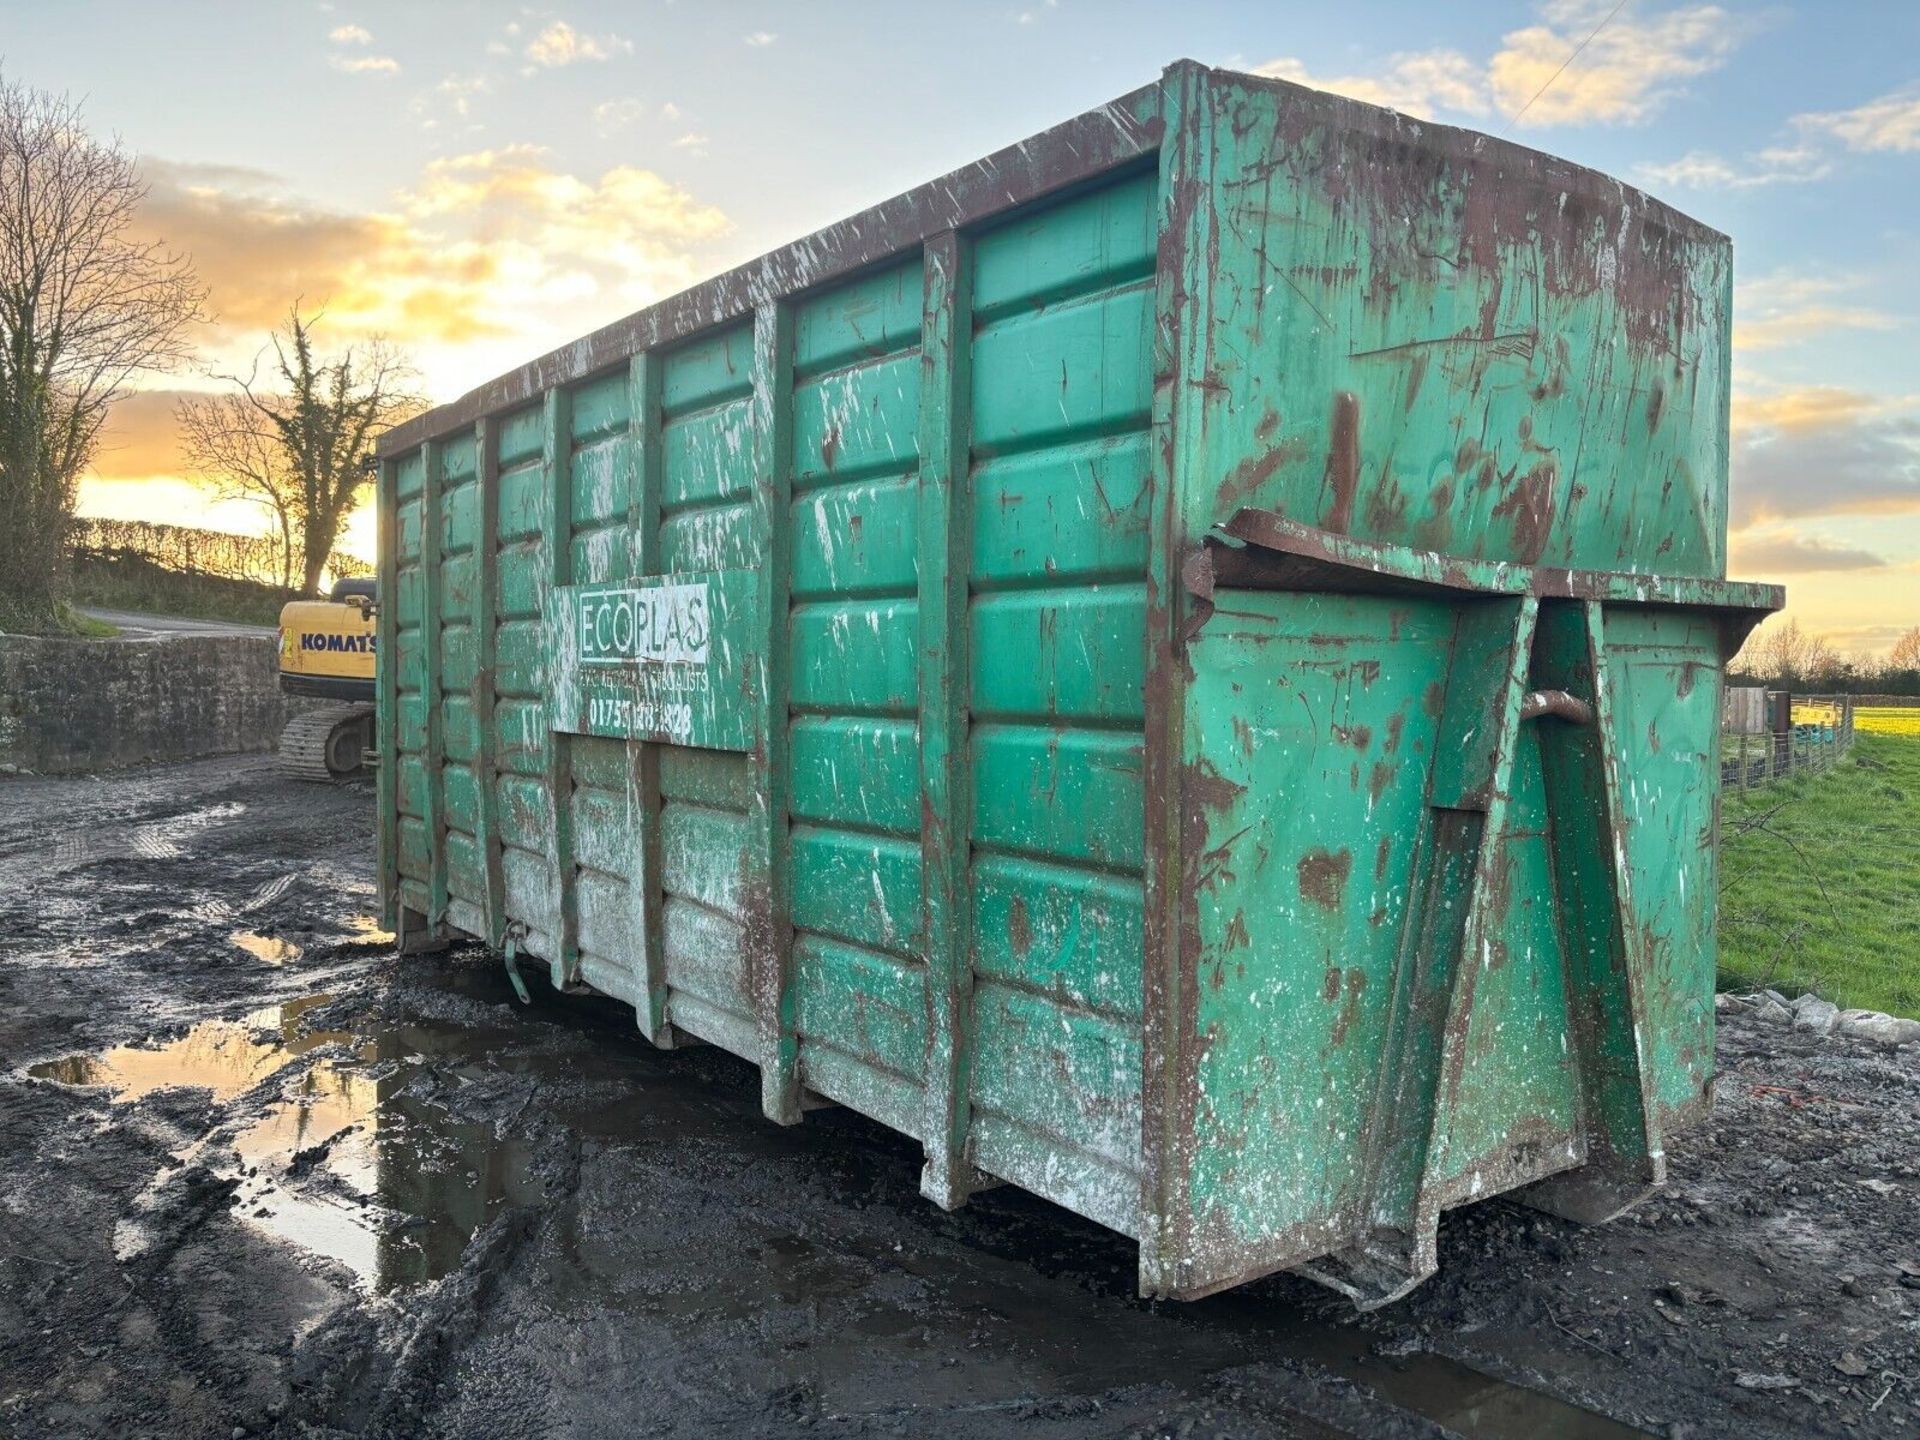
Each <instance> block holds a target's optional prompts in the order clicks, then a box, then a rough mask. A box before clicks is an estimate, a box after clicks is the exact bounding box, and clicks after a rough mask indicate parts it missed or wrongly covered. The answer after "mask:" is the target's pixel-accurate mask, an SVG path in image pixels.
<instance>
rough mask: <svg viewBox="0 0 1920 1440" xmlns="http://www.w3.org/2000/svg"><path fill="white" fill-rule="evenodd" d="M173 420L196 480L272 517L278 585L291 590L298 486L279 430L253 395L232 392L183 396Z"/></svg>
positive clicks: (299, 519)
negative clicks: (259, 406) (255, 403)
mask: <svg viewBox="0 0 1920 1440" xmlns="http://www.w3.org/2000/svg"><path fill="white" fill-rule="evenodd" d="M174 419H175V421H176V422H177V423H178V424H179V426H180V451H181V454H182V455H184V456H185V457H186V462H187V469H188V471H189V472H190V473H191V474H192V475H193V477H194V478H195V479H196V480H198V481H200V482H201V484H203V485H204V486H206V488H208V489H209V490H211V491H212V492H213V493H214V494H216V495H218V496H219V497H220V498H221V499H223V500H245V501H249V502H251V503H253V504H256V505H259V506H261V507H263V508H264V509H265V510H266V511H267V512H268V513H269V514H270V515H271V516H272V517H273V521H274V529H275V531H276V535H275V539H276V547H277V548H276V555H277V560H278V563H279V568H280V587H281V588H282V589H283V590H291V589H292V588H293V567H294V561H295V559H296V557H297V556H299V554H300V548H299V547H298V546H297V545H296V544H295V542H294V536H295V533H296V532H298V531H302V530H303V525H302V516H303V508H302V505H301V496H302V491H301V484H300V477H299V476H298V475H297V474H295V473H294V469H293V466H292V464H291V463H290V462H289V461H288V459H287V455H286V452H285V451H284V450H283V449H282V448H281V445H280V440H279V436H278V433H277V432H276V431H275V430H274V429H273V427H272V426H270V425H269V424H268V423H267V422H266V420H265V419H264V418H263V417H262V416H261V414H260V412H259V410H257V409H256V408H255V407H254V404H253V402H252V400H250V399H249V398H248V397H247V396H246V395H243V394H237V393H236V394H228V395H209V396H205V397H203V398H195V399H191V400H185V401H182V402H181V403H180V404H179V405H178V406H177V407H175V409H174Z"/></svg>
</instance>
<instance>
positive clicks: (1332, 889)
mask: <svg viewBox="0 0 1920 1440" xmlns="http://www.w3.org/2000/svg"><path fill="white" fill-rule="evenodd" d="M1295 868H1296V869H1297V870H1298V871H1299V876H1300V895H1301V898H1303V899H1306V900H1311V901H1312V902H1313V903H1314V904H1316V905H1318V906H1320V907H1321V908H1322V909H1326V910H1338V909H1339V908H1340V896H1341V893H1342V892H1343V891H1345V889H1346V888H1347V877H1348V876H1349V875H1351V874H1352V873H1353V852H1352V851H1351V850H1346V849H1341V850H1333V851H1328V850H1320V849H1314V850H1309V851H1308V852H1307V853H1306V854H1305V855H1302V856H1301V857H1300V861H1299V864H1298V865H1297V866H1296V867H1295Z"/></svg>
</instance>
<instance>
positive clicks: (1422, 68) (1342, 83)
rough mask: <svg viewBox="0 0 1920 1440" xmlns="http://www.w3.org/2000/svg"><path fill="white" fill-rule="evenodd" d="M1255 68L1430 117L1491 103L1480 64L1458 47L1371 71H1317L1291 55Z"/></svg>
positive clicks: (1481, 111) (1478, 110)
mask: <svg viewBox="0 0 1920 1440" xmlns="http://www.w3.org/2000/svg"><path fill="white" fill-rule="evenodd" d="M1254 73H1255V74H1256V75H1271V76H1272V77H1273V78H1274V79H1276V80H1291V81H1292V82H1293V83H1294V84H1296V85H1308V86H1311V87H1312V88H1313V89H1315V90H1330V91H1332V92H1333V93H1334V94H1336V95H1345V96H1347V97H1348V98H1349V99H1353V100H1364V101H1366V102H1367V103H1368V104H1370V105H1386V106H1389V107H1391V108H1392V109H1395V110H1403V111H1405V112H1406V113H1407V114H1409V115H1420V116H1425V117H1432V116H1434V115H1437V114H1439V113H1440V112H1442V111H1447V110H1451V111H1457V112H1459V113H1461V114H1465V115H1485V114H1486V113H1487V112H1488V110H1489V108H1490V105H1489V102H1488V99H1487V93H1486V86H1485V83H1484V77H1483V76H1482V75H1481V73H1480V70H1479V68H1478V67H1477V66H1475V64H1474V63H1473V62H1472V61H1471V60H1469V59H1467V57H1466V56H1465V55H1462V54H1461V53H1460V52H1459V51H1457V50H1423V51H1416V52H1413V53H1409V54H1400V55H1390V56H1388V57H1387V61H1386V64H1385V65H1384V66H1382V67H1381V69H1380V70H1379V72H1378V73H1376V74H1372V75H1315V74H1313V73H1311V72H1310V71H1309V70H1308V69H1307V67H1306V65H1305V64H1303V63H1302V62H1301V61H1299V60H1296V59H1294V58H1292V57H1291V56H1287V57H1283V58H1281V59H1279V60H1269V61H1268V62H1267V63H1266V64H1264V65H1256V66H1255V67H1254Z"/></svg>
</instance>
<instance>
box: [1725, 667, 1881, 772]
mask: <svg viewBox="0 0 1920 1440" xmlns="http://www.w3.org/2000/svg"><path fill="white" fill-rule="evenodd" d="M1721 732H1722V733H1721V743H1720V784H1721V787H1722V788H1723V789H1732V790H1751V789H1754V788H1755V787H1757V786H1761V785H1771V784H1772V783H1773V782H1774V781H1776V780H1784V779H1786V778H1788V777H1789V776H1792V775H1819V774H1824V773H1825V772H1827V771H1829V770H1831V769H1833V767H1834V766H1836V765H1838V764H1839V763H1840V759H1841V757H1842V756H1844V755H1845V754H1846V753H1847V752H1848V751H1849V750H1851V749H1852V748H1853V739H1854V734H1855V706H1854V697H1853V696H1851V695H1795V694H1792V693H1790V692H1788V691H1783V690H1759V689H1753V688H1748V687H1744V686H1742V687H1729V688H1728V690H1727V692H1726V707H1725V710H1724V712H1723V720H1722V724H1721Z"/></svg>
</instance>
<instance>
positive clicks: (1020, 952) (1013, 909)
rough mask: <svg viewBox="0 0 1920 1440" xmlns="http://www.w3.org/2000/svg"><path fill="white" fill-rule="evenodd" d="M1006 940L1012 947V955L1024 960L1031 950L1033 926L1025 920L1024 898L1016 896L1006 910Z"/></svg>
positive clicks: (1025, 906)
mask: <svg viewBox="0 0 1920 1440" xmlns="http://www.w3.org/2000/svg"><path fill="white" fill-rule="evenodd" d="M1007 940H1008V942H1009V943H1010V944H1011V945H1012V946H1013V953H1014V954H1015V955H1017V956H1019V958H1020V959H1022V960H1024V959H1026V958H1027V952H1028V951H1030V950H1031V949H1033V925H1032V922H1030V921H1029V920H1028V919H1027V902H1026V897H1024V896H1021V895H1016V896H1014V897H1013V903H1012V905H1010V906H1009V907H1008V910H1007Z"/></svg>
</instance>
